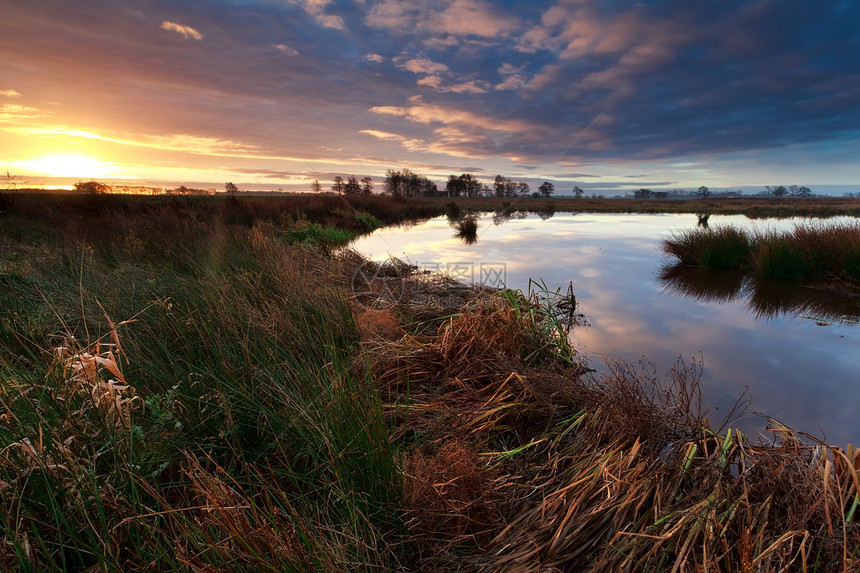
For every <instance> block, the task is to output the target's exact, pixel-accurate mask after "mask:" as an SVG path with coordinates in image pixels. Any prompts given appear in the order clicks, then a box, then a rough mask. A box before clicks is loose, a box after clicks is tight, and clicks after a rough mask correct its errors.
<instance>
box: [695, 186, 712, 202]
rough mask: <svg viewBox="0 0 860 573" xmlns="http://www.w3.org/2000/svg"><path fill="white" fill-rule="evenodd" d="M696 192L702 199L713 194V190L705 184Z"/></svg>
mask: <svg viewBox="0 0 860 573" xmlns="http://www.w3.org/2000/svg"><path fill="white" fill-rule="evenodd" d="M696 194H697V195H698V196H699V197H701V198H702V199H707V198H708V197H710V196H711V190H710V189H708V188H707V187H706V186H705V185H702V186H701V187H699V190H698V191H696Z"/></svg>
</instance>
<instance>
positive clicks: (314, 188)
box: [311, 179, 322, 194]
mask: <svg viewBox="0 0 860 573" xmlns="http://www.w3.org/2000/svg"><path fill="white" fill-rule="evenodd" d="M311 193H317V194H319V193H322V185H320V182H319V181H317V180H316V179H314V182H313V183H311Z"/></svg>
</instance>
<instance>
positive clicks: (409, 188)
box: [311, 169, 583, 197]
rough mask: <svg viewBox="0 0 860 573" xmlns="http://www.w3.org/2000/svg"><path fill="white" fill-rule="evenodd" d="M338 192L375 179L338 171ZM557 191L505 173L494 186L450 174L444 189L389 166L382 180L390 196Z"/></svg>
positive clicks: (367, 190)
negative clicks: (507, 175)
mask: <svg viewBox="0 0 860 573" xmlns="http://www.w3.org/2000/svg"><path fill="white" fill-rule="evenodd" d="M311 191H312V192H313V193H322V192H323V188H322V185H321V184H320V182H319V180H316V179H315V180H314V181H313V183H312V184H311ZM331 192H332V193H334V194H335V195H371V194H372V193H373V180H372V179H371V178H370V177H364V178H363V179H362V180H361V183H359V181H358V178H357V177H356V176H355V175H350V176H349V177H347V178H346V179H344V178H343V177H342V176H340V175H337V176H335V177H334V181H333V183H332V185H331ZM554 193H555V185H554V184H553V183H551V182H549V181H544V182H543V183H541V184H540V186H539V187H538V190H537V191H535V192H534V193H532V191H531V187H530V186H529V184H528V183H526V182H525V181H514V180H513V179H510V178H508V177H505V176H503V175H496V177H495V179H494V180H493V186H492V187H489V186H488V185H487V184H486V183H483V182H482V181H480V180H479V179H478V178H477V177H475V176H474V175H472V174H471V173H461V174H460V175H453V174H452V175H449V176H448V181H447V182H446V184H445V188H444V189H439V187H438V186H437V185H436V183H434V182H433V181H431V180H430V179H429V178H427V177H426V176H424V175H419V174H417V173H414V172H412V171H410V170H409V169H403V170H394V169H389V170H388V171H386V173H385V179H384V181H383V183H382V194H384V195H388V196H390V197H528V196H532V197H551V196H552V195H553V194H554ZM582 193H583V191H582V189H580V188H579V187H574V188H573V194H574V197H582Z"/></svg>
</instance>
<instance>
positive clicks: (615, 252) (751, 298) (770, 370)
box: [353, 214, 860, 445]
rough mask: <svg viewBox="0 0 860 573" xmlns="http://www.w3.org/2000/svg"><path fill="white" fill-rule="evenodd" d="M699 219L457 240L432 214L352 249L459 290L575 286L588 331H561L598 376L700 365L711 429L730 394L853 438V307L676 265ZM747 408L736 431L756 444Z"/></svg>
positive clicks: (527, 230) (639, 218)
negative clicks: (621, 369) (455, 279)
mask: <svg viewBox="0 0 860 573" xmlns="http://www.w3.org/2000/svg"><path fill="white" fill-rule="evenodd" d="M709 222H710V225H711V226H714V225H720V224H729V223H731V224H736V225H742V226H745V227H757V228H762V229H764V228H771V229H783V228H786V229H787V228H791V227H792V226H793V225H794V221H792V220H773V219H770V220H763V221H750V220H749V219H747V218H746V217H743V216H712V217H711V218H710V221H709ZM696 224H697V218H696V216H695V215H674V214H672V215H639V214H631V215H626V214H622V215H619V214H608V215H607V214H557V215H555V216H553V217H551V218H549V219H547V220H544V219H542V218H541V217H539V216H536V215H529V216H527V217H525V218H522V219H516V220H508V221H499V220H498V218H496V220H495V221H494V218H493V217H492V216H489V215H487V216H482V217H479V219H478V232H477V240H476V241H474V242H472V243H471V244H468V243H469V241H468V240H463V238H462V237H461V238H460V239H458V238H457V237H455V233H456V232H457V231H456V230H455V229H453V228H452V226H451V225H450V224H449V221H448V220H447V219H446V218H444V217H442V218H438V219H433V220H431V221H427V222H424V223H420V224H418V225H415V226H413V227H409V228H406V227H401V228H386V229H380V230H378V231H376V232H375V233H373V234H372V235H369V236H367V237H364V238H361V239H359V240H358V241H357V242H356V243H354V245H353V246H354V247H355V248H356V249H357V250H358V251H359V252H361V253H363V254H365V255H367V256H369V257H371V258H373V259H375V260H380V259H384V258H387V257H388V256H389V255H392V256H395V257H398V258H400V259H403V260H405V261H408V262H410V263H412V264H415V265H418V266H422V267H427V268H432V269H440V270H447V271H449V272H451V273H452V274H454V275H456V276H459V277H460V278H463V279H465V280H470V281H474V282H482V283H484V284H490V285H492V286H497V284H498V281H499V279H500V278H501V279H503V280H504V283H505V284H506V285H507V286H508V287H511V288H519V289H523V290H526V289H528V286H529V280H530V279H534V280H542V281H543V282H545V283H546V285H547V286H548V287H549V288H550V289H552V290H554V289H556V288H561V289H563V290H566V289H567V286H568V284H569V282H571V281H572V282H573V287H574V292H575V294H576V298H577V302H578V304H579V308H580V310H581V312H583V313H585V315H586V316H587V319H588V322H589V323H590V325H589V326H585V327H578V328H576V329H575V330H574V331H573V333H572V334H571V337H572V340H573V342H574V345H575V347H576V348H577V350H579V351H580V352H583V353H584V354H585V355H586V356H588V358H589V363H590V365H591V366H592V367H595V368H599V367H600V366H601V364H602V360H603V359H602V357H604V356H611V357H621V358H624V359H627V360H631V361H638V360H639V359H641V358H643V357H645V358H647V359H648V360H650V361H652V362H654V363H655V364H656V366H657V369H658V371H659V372H665V371H666V370H668V369H669V368H670V367H671V366H672V364H673V363H674V362H675V361H676V360H677V359H678V357H679V356H681V357H683V358H685V359H688V360H689V359H691V358H693V357H696V358H699V357H701V358H702V359H703V361H704V376H703V379H702V389H703V398H704V402H705V403H706V404H707V405H709V406H711V410H712V414H711V416H710V419H711V422H712V423H713V422H716V421H721V420H722V417H723V414H724V413H727V412H728V410H729V409H730V408H731V406H732V405H733V404H734V403H735V401H736V400H737V398H738V397H739V396H740V395H741V394H742V393H743V392H744V390H745V388H747V387H748V388H749V391H748V393H747V396H748V397H749V398H750V399H751V401H752V404H753V406H754V408H755V409H756V410H757V411H759V412H761V413H762V414H765V415H767V416H772V417H774V418H776V419H779V420H780V421H782V422H783V423H785V424H788V425H790V426H792V427H795V428H797V429H800V430H804V431H807V432H809V433H811V434H814V435H817V436H819V437H826V439H827V440H828V441H829V442H831V443H834V444H836V445H845V444H846V443H849V442H851V443H857V442H858V441H860V391H858V390H860V327H858V324H857V322H856V321H857V315H860V303H858V301H857V300H856V299H850V298H848V299H846V298H844V297H839V296H836V295H834V294H830V293H823V292H821V291H817V290H814V289H810V288H808V287H805V286H802V285H794V284H785V283H779V282H755V281H750V280H747V279H745V278H743V277H742V276H740V275H738V274H733V273H730V272H729V273H711V272H708V271H707V270H703V269H690V268H681V269H679V268H673V267H674V261H673V260H671V259H669V258H667V257H665V256H664V255H663V254H662V252H661V251H660V240H661V239H663V238H665V237H667V236H668V234H669V233H670V232H671V231H672V230H679V229H684V228H690V227H695V226H696ZM765 423H766V421H765V420H763V419H762V418H760V417H758V416H756V415H755V414H754V413H753V411H752V410H748V412H747V415H746V416H744V418H742V419H741V420H739V421H737V422H735V423H733V424H732V426H733V427H738V428H740V429H741V430H743V431H745V432H750V433H753V434H756V433H758V432H760V431H761V430H762V428H763V427H764V424H765Z"/></svg>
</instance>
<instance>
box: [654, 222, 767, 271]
mask: <svg viewBox="0 0 860 573" xmlns="http://www.w3.org/2000/svg"><path fill="white" fill-rule="evenodd" d="M750 248H751V239H750V237H749V235H748V233H747V232H746V231H744V230H743V229H738V228H737V227H732V226H717V227H713V228H696V229H685V230H683V231H677V232H675V233H674V234H673V235H672V236H671V237H670V238H668V239H665V240H664V241H663V250H664V251H666V252H667V253H669V254H671V255H674V256H676V257H677V258H679V259H680V260H681V262H683V263H685V264H689V265H700V266H703V267H711V268H716V269H737V268H741V267H742V266H743V265H744V264H746V262H747V260H748V259H749V254H750Z"/></svg>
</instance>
